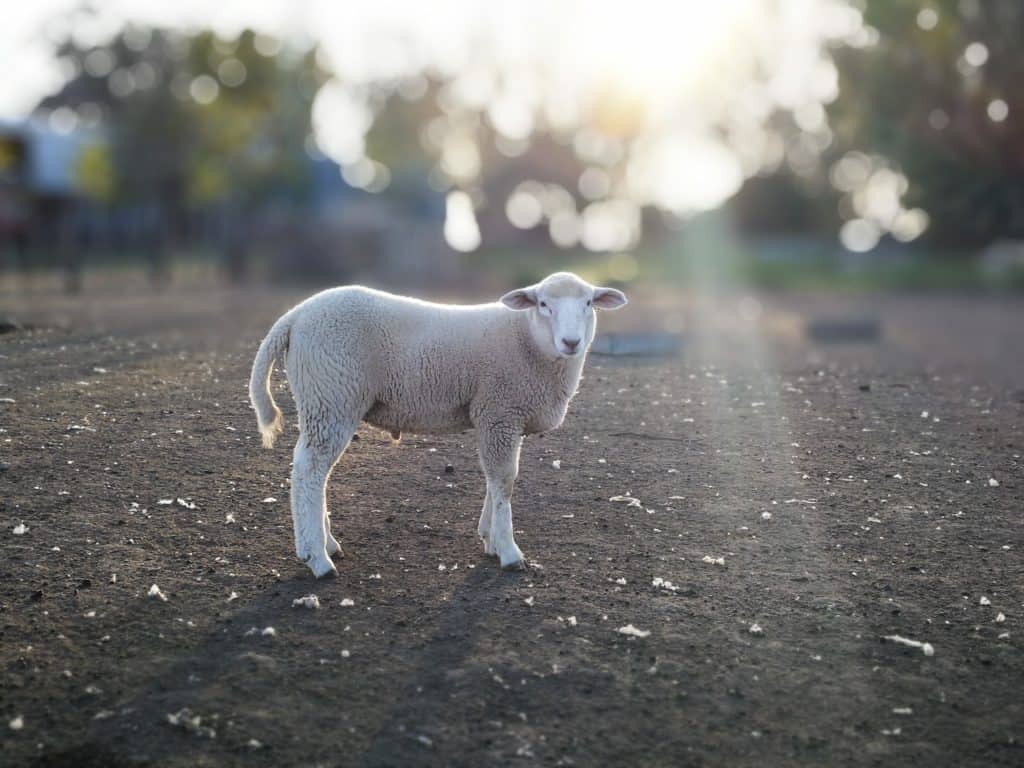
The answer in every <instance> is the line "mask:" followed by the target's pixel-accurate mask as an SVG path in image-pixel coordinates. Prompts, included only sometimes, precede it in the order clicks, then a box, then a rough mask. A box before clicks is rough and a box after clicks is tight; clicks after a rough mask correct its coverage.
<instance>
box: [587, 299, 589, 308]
mask: <svg viewBox="0 0 1024 768" xmlns="http://www.w3.org/2000/svg"><path fill="white" fill-rule="evenodd" d="M587 306H588V307H589V306H590V299H587Z"/></svg>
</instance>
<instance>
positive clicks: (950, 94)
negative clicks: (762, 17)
mask: <svg viewBox="0 0 1024 768" xmlns="http://www.w3.org/2000/svg"><path fill="white" fill-rule="evenodd" d="M861 5H862V7H863V8H864V21H865V23H866V24H867V25H869V26H870V27H872V28H873V29H874V30H877V41H874V42H873V43H872V44H869V45H867V46H865V47H862V48H844V49H839V50H837V51H835V61H836V65H837V67H838V69H839V74H840V96H839V99H838V100H836V101H835V103H833V104H832V105H831V106H830V108H829V122H830V124H831V126H832V128H833V130H834V131H835V134H836V142H835V144H834V147H835V149H836V150H838V152H840V153H841V152H842V151H844V150H860V151H863V152H869V153H877V154H880V155H883V156H885V157H887V158H888V159H889V160H890V161H892V162H893V163H894V164H895V165H896V166H897V167H898V168H899V169H900V170H901V171H902V172H903V173H904V174H906V176H907V177H908V180H909V186H908V189H907V192H906V195H905V196H904V201H905V203H906V204H907V205H908V206H919V207H920V208H923V209H924V210H925V211H926V212H927V213H928V214H929V217H930V221H931V224H930V227H929V230H928V231H927V232H926V234H925V237H927V238H929V239H930V240H931V241H932V242H933V243H936V244H939V245H943V246H949V247H963V246H979V245H983V244H985V243H989V242H992V241H993V240H996V239H999V238H1024V183H1022V179H1024V99H1022V91H1021V88H1020V83H1021V82H1024V57H1021V55H1020V41H1021V40H1022V39H1024V3H1020V2H1013V1H1009V0H991V2H989V1H982V0H929V2H927V3H920V2H909V1H904V0H900V1H899V2H893V1H892V0H867V2H864V3H861Z"/></svg>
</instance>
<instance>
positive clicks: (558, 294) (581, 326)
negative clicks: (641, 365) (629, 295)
mask: <svg viewBox="0 0 1024 768" xmlns="http://www.w3.org/2000/svg"><path fill="white" fill-rule="evenodd" d="M501 301H502V303H503V304H505V306H507V307H510V308H512V309H517V310H524V311H528V312H529V313H530V328H531V330H532V331H533V337H534V340H535V341H537V343H538V345H540V346H541V348H542V349H543V350H544V351H545V352H547V353H548V354H550V355H553V356H555V357H564V358H573V357H579V356H582V355H584V354H586V351H587V348H588V347H589V346H590V343H591V342H592V341H593V340H594V331H595V330H596V327H597V322H596V319H595V317H594V310H595V309H618V308H619V307H621V306H622V305H623V304H625V303H626V296H625V294H623V293H622V291H617V290H615V289H614V288H599V287H595V286H592V285H590V284H589V283H587V282H584V281H583V280H581V279H580V278H578V277H576V275H573V274H570V273H568V272H558V273H556V274H554V275H551V276H549V277H546V278H544V280H542V281H541V282H539V283H537V285H532V286H530V287H528V288H520V289H519V290H516V291H512V292H511V293H507V294H505V295H504V296H502V298H501Z"/></svg>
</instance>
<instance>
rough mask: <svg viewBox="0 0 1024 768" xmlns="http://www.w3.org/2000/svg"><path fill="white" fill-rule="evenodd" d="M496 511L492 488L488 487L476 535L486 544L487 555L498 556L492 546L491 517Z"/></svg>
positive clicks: (485, 552) (485, 551)
mask: <svg viewBox="0 0 1024 768" xmlns="http://www.w3.org/2000/svg"><path fill="white" fill-rule="evenodd" d="M493 511H494V499H493V498H491V486H490V484H488V485H487V493H486V494H485V495H484V507H483V509H482V510H480V523H479V524H478V525H477V527H476V533H477V535H478V536H479V537H480V541H482V542H483V543H484V554H485V555H496V554H498V553H497V552H495V551H494V547H492V546H491V515H492V513H493Z"/></svg>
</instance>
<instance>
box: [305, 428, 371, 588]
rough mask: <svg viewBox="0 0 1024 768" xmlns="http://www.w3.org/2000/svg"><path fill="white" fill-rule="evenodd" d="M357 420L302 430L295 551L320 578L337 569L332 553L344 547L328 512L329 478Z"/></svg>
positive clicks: (350, 437)
mask: <svg viewBox="0 0 1024 768" xmlns="http://www.w3.org/2000/svg"><path fill="white" fill-rule="evenodd" d="M356 423H357V422H355V421H354V420H353V421H350V422H349V423H345V422H336V423H334V424H333V425H331V428H330V429H323V428H322V426H323V425H320V426H321V428H320V429H317V430H315V431H314V430H306V429H303V430H301V434H300V435H299V441H298V443H296V444H295V456H294V462H293V465H292V490H291V501H292V521H293V522H294V524H295V554H296V555H298V557H299V559H300V560H302V561H303V562H304V563H306V565H308V566H309V568H310V570H311V571H313V575H314V576H316V577H317V578H318V579H319V578H321V577H323V576H328V575H334V574H335V573H337V569H336V568H335V567H334V563H332V562H331V559H330V555H333V554H335V553H337V552H339V551H340V550H341V546H340V545H339V544H338V542H337V540H336V539H335V538H334V537H333V536H332V535H331V531H330V518H329V517H328V515H327V479H328V478H329V477H330V475H331V470H332V469H333V468H334V465H335V464H336V463H337V461H338V459H339V458H340V457H341V454H342V453H344V451H345V448H346V447H347V446H348V443H349V441H350V440H351V439H352V435H353V434H355V431H356Z"/></svg>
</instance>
